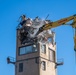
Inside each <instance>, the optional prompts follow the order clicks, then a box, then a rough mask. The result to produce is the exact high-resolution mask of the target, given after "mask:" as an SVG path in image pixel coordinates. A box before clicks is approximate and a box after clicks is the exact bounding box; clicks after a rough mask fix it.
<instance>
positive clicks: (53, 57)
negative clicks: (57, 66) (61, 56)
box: [49, 50, 55, 62]
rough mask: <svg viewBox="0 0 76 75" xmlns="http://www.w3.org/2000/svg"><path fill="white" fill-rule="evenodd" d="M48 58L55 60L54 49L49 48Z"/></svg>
mask: <svg viewBox="0 0 76 75" xmlns="http://www.w3.org/2000/svg"><path fill="white" fill-rule="evenodd" d="M49 59H50V60H51V61H53V62H55V51H54V50H50V52H49Z"/></svg>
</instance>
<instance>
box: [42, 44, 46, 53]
mask: <svg viewBox="0 0 76 75" xmlns="http://www.w3.org/2000/svg"><path fill="white" fill-rule="evenodd" d="M41 52H42V53H46V45H41Z"/></svg>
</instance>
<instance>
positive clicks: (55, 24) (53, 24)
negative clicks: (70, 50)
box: [36, 15, 76, 51]
mask: <svg viewBox="0 0 76 75" xmlns="http://www.w3.org/2000/svg"><path fill="white" fill-rule="evenodd" d="M71 20H73V22H72V23H71V24H69V25H70V26H72V27H73V28H74V31H75V33H74V34H75V35H74V50H75V51H76V15H73V16H70V17H67V18H63V19H60V20H58V21H55V22H50V23H48V24H45V25H43V26H42V27H40V28H39V31H38V32H37V34H36V35H38V34H39V33H41V32H42V31H44V30H48V29H51V28H55V27H58V26H61V25H67V22H69V21H71Z"/></svg>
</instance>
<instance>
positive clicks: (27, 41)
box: [14, 15, 56, 75]
mask: <svg viewBox="0 0 76 75" xmlns="http://www.w3.org/2000/svg"><path fill="white" fill-rule="evenodd" d="M21 19H22V20H21V22H20V24H19V26H18V28H17V37H16V39H17V41H16V44H17V45H16V62H15V63H14V64H15V75H56V43H55V33H54V32H53V31H51V30H45V31H43V32H41V33H40V34H38V35H36V33H37V32H38V30H39V28H40V27H41V26H42V25H44V24H46V23H49V20H41V19H40V18H38V17H36V18H35V19H33V20H31V19H30V18H28V19H26V17H25V15H23V16H21Z"/></svg>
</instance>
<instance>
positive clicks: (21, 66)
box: [19, 63, 23, 72]
mask: <svg viewBox="0 0 76 75" xmlns="http://www.w3.org/2000/svg"><path fill="white" fill-rule="evenodd" d="M19 72H23V63H19Z"/></svg>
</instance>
